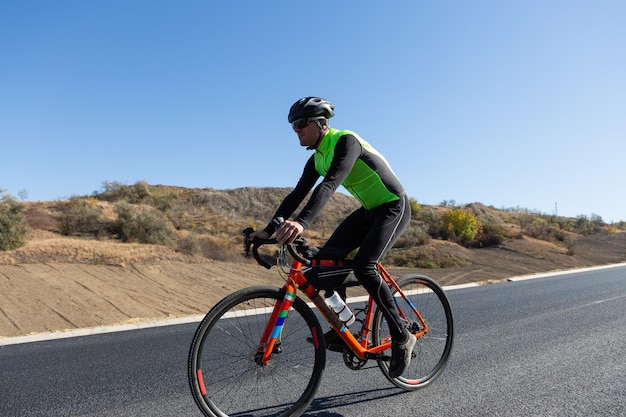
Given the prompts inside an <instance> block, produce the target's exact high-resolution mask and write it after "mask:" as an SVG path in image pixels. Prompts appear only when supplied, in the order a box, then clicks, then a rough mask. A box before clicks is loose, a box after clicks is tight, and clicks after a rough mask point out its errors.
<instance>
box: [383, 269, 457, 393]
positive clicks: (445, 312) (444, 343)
mask: <svg viewBox="0 0 626 417" xmlns="http://www.w3.org/2000/svg"><path fill="white" fill-rule="evenodd" d="M396 282H397V284H398V286H399V287H400V288H401V289H402V292H403V293H404V295H405V297H406V299H404V298H403V297H401V295H400V293H399V292H398V291H394V289H393V288H392V292H393V293H394V297H395V299H396V304H397V305H398V309H399V310H400V312H401V316H403V318H404V320H405V326H406V328H407V329H408V330H409V331H410V332H411V333H413V334H417V333H419V332H422V331H424V330H425V333H424V335H423V336H421V337H420V338H419V339H417V343H416V345H415V348H414V349H413V354H412V359H411V365H410V366H409V368H408V369H407V371H406V372H405V373H404V374H403V375H402V376H400V377H399V378H392V377H391V376H389V362H388V361H382V360H381V361H378V366H379V367H380V369H381V371H382V372H383V374H384V375H385V377H386V378H387V379H388V380H389V381H391V382H392V383H393V384H394V385H396V386H398V387H400V388H402V389H404V390H407V391H413V390H416V389H419V388H423V387H425V386H426V385H428V384H429V383H430V382H432V381H433V380H434V379H435V378H436V377H437V376H438V375H439V374H440V373H441V371H443V368H444V367H445V365H446V362H447V361H448V357H449V356H450V351H451V349H452V341H453V336H454V324H453V319H452V308H451V307H450V302H449V301H448V298H447V297H446V295H445V293H444V291H443V289H442V288H441V287H440V286H439V284H437V283H436V282H435V281H433V280H432V279H431V278H428V277H426V276H423V275H417V274H409V275H406V276H403V277H401V278H400V279H398V280H397V281H396ZM414 309H415V310H416V311H417V313H416V312H415V310H414ZM418 313H419V316H418ZM372 336H373V342H374V345H376V346H377V345H380V344H382V343H385V342H388V341H390V340H391V337H390V336H389V326H388V325H387V322H386V320H385V318H384V317H383V314H382V312H381V311H380V309H377V310H376V313H375V315H374V325H373V332H372Z"/></svg>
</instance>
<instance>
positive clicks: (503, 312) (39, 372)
mask: <svg viewBox="0 0 626 417" xmlns="http://www.w3.org/2000/svg"><path fill="white" fill-rule="evenodd" d="M448 296H449V297H450V300H451V303H452V306H453V308H454V313H455V320H456V323H455V324H456V338H455V346H454V349H453V352H452V356H451V359H450V361H449V364H448V367H447V368H446V369H445V371H444V372H443V374H442V375H441V377H440V378H439V379H437V380H436V381H435V382H434V383H433V384H432V385H430V386H428V387H427V388H425V389H424V390H419V391H416V392H412V393H404V392H403V391H401V390H400V389H398V388H395V387H393V386H392V385H391V384H389V382H388V381H387V380H386V379H385V378H384V377H383V376H382V374H381V373H380V371H379V370H378V368H377V367H376V365H375V364H374V363H371V364H368V366H367V369H364V370H361V371H356V372H355V371H351V370H349V369H347V368H346V367H345V366H344V365H343V362H342V361H341V355H339V354H337V353H333V352H329V353H328V360H327V365H326V370H325V372H324V375H323V381H322V384H321V387H320V390H319V391H318V393H317V396H316V399H315V400H314V402H313V403H312V404H311V407H310V409H309V411H308V412H307V413H306V414H305V415H306V416H309V417H313V416H316V417H352V416H354V417H357V416H358V417H369V416H377V417H379V416H409V415H416V416H417V415H429V416H455V417H457V416H520V415H530V416H625V415H626V383H625V382H626V331H625V330H624V329H626V267H619V268H611V269H605V270H598V271H593V272H581V273H576V274H570V275H561V276H557V277H550V278H542V279H535V280H530V281H521V282H508V283H504V284H495V285H489V286H483V287H475V288H466V289H458V290H454V291H450V292H448ZM194 330H195V324H191V325H188V324H187V325H177V326H166V327H159V328H151V329H144V330H136V331H126V332H118V333H109V334H101V335H93V336H86V337H76V338H69V339H61V340H52V341H44V342H36V343H24V344H16V345H8V346H0V375H2V377H1V378H0V416H3V417H16V416H99V417H102V416H151V417H159V416H172V417H173V416H200V415H201V414H200V412H199V411H198V410H197V408H196V406H195V404H194V402H193V399H192V397H191V394H190V392H189V389H188V386H187V379H186V378H187V377H186V362H187V350H188V346H189V343H190V342H191V338H192V335H193V332H194ZM242 400H243V399H242Z"/></svg>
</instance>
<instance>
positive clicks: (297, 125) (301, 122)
mask: <svg viewBox="0 0 626 417" xmlns="http://www.w3.org/2000/svg"><path fill="white" fill-rule="evenodd" d="M312 120H314V119H298V120H296V121H294V122H292V123H291V127H292V128H293V130H296V129H304V128H305V127H307V126H308V125H309V123H311V121H312Z"/></svg>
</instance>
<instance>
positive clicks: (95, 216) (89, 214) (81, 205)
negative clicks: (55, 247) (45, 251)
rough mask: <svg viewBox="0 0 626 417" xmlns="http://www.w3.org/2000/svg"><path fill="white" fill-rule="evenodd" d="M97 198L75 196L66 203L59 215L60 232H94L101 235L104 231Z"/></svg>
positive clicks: (70, 233)
mask: <svg viewBox="0 0 626 417" xmlns="http://www.w3.org/2000/svg"><path fill="white" fill-rule="evenodd" d="M96 201H97V200H95V199H93V198H91V199H80V198H73V199H71V200H70V201H68V202H67V203H65V204H64V207H63V214H61V216H60V217H59V232H61V234H62V235H66V236H69V235H77V234H93V235H94V236H96V237H99V236H100V235H101V234H102V233H103V232H104V224H103V222H101V221H100V213H99V212H98V210H97V209H96V207H95V203H96Z"/></svg>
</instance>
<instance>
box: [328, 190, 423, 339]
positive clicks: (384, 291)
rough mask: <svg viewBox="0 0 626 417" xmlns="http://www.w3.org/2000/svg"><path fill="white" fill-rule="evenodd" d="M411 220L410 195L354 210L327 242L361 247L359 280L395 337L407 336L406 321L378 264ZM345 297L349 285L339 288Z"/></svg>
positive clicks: (356, 263) (356, 270) (348, 249)
mask: <svg viewBox="0 0 626 417" xmlns="http://www.w3.org/2000/svg"><path fill="white" fill-rule="evenodd" d="M410 220H411V206H410V204H409V199H408V197H407V196H406V195H403V196H402V197H401V198H400V200H397V201H393V202H391V203H385V204H383V205H381V206H379V207H376V208H374V209H372V210H366V209H365V208H363V207H361V208H359V209H357V210H356V211H354V212H353V213H352V214H350V215H349V216H348V217H347V218H346V219H345V220H344V221H343V222H341V224H340V225H339V226H338V227H337V229H336V230H335V231H334V232H333V234H332V235H331V237H330V239H328V241H327V242H326V244H325V246H327V247H331V248H343V249H344V250H345V251H346V253H350V252H352V251H353V250H354V249H356V248H360V249H359V251H358V252H357V254H356V256H355V258H354V262H353V267H354V274H355V275H356V277H357V278H358V279H359V282H360V283H361V285H363V287H364V288H365V289H366V290H367V292H368V293H369V294H370V296H372V298H373V299H374V301H375V302H376V304H377V305H378V307H379V308H380V309H381V311H382V313H383V315H384V316H385V319H386V320H387V323H388V324H389V332H390V333H391V337H392V338H393V339H394V340H401V338H402V337H403V327H404V326H403V323H402V319H401V318H400V315H399V314H398V309H397V307H396V305H395V303H394V301H393V296H392V295H391V291H390V289H389V287H388V286H387V285H386V284H385V282H384V281H383V279H382V278H381V277H380V274H379V273H378V269H377V268H376V266H377V265H378V262H379V261H380V260H381V259H382V258H383V257H384V256H385V255H386V254H387V252H388V251H389V249H391V247H392V246H393V244H394V243H395V242H396V240H397V239H398V238H399V237H400V235H402V233H403V232H404V230H406V228H407V227H408V225H409V222H410ZM338 292H339V293H342V295H343V296H344V298H345V289H338Z"/></svg>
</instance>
